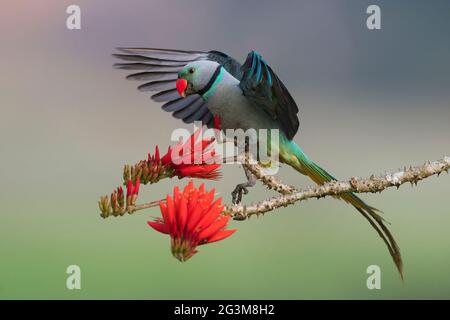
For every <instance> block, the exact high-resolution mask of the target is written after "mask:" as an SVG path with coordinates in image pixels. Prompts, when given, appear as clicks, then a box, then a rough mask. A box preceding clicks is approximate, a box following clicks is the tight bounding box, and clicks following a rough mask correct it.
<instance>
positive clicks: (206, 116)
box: [114, 48, 403, 278]
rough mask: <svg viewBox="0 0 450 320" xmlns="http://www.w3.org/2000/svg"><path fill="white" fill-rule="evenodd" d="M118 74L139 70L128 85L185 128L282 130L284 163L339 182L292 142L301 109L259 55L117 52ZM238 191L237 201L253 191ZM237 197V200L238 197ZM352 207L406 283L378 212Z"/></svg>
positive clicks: (318, 179) (349, 197)
mask: <svg viewBox="0 0 450 320" xmlns="http://www.w3.org/2000/svg"><path fill="white" fill-rule="evenodd" d="M118 50H120V51H121V53H117V54H114V56H115V57H116V58H119V59H121V60H125V61H126V62H123V63H116V64H115V66H116V67H117V68H119V69H126V70H136V71H139V72H137V73H133V74H130V75H129V76H127V78H128V79H133V80H141V81H146V82H145V83H143V84H142V85H140V86H139V87H138V89H139V90H140V91H156V92H157V93H156V94H153V95H152V96H151V98H152V99H153V100H154V101H157V102H165V103H164V104H163V106H162V109H163V110H165V111H167V112H171V113H172V115H173V116H174V117H175V118H178V119H182V120H183V121H184V122H185V123H192V122H194V121H202V123H203V124H205V125H207V126H209V127H213V126H214V117H213V116H217V117H219V119H220V126H221V129H223V130H225V129H243V130H247V129H250V128H253V129H256V130H258V129H279V131H280V134H279V140H280V141H279V157H280V162H282V163H285V164H288V165H289V166H291V167H292V168H294V169H295V170H296V171H298V172H299V173H301V174H303V175H307V176H308V177H309V178H311V179H312V180H313V181H314V182H315V183H317V184H319V185H321V184H324V183H326V182H329V181H332V180H336V179H335V178H334V177H333V176H332V175H331V174H329V173H328V172H327V171H325V170H324V169H322V168H321V167H320V166H319V165H317V164H316V163H315V162H313V161H312V160H311V159H310V158H309V157H308V156H307V155H306V154H305V152H304V151H303V150H302V149H301V148H300V147H299V146H298V145H297V144H296V143H295V142H294V141H293V137H294V136H295V134H296V133H297V131H298V128H299V120H298V117H297V114H298V111H299V109H298V107H297V104H296V103H295V101H294V99H293V98H292V96H291V94H290V93H289V91H288V90H287V88H286V87H285V85H284V84H283V82H281V80H280V79H279V77H278V76H277V75H276V74H275V72H274V71H273V69H272V68H271V67H270V66H269V65H268V64H267V62H266V61H265V60H264V59H263V58H262V56H261V55H260V54H258V53H257V52H256V51H251V52H250V53H249V54H248V56H247V58H246V60H245V62H244V64H242V65H241V64H240V63H239V62H238V61H237V60H236V59H234V58H232V57H230V56H229V55H227V54H225V53H223V52H220V51H215V50H214V51H209V52H205V51H185V50H172V49H157V48H119V49H118ZM253 184H254V183H253V181H251V179H249V182H247V183H245V184H240V185H238V187H237V189H236V190H235V192H234V197H233V200H234V201H240V198H241V193H242V191H244V192H247V190H246V189H245V188H246V187H248V186H252V185H253ZM237 194H238V195H237ZM339 198H340V199H342V200H344V201H346V202H347V203H349V204H351V205H352V206H353V207H355V209H356V210H358V211H359V212H360V213H361V214H362V215H363V217H364V218H366V219H367V220H368V222H369V223H370V224H371V226H372V227H373V228H374V229H375V230H376V232H377V233H378V234H379V236H380V237H381V238H382V239H383V241H384V242H385V244H386V245H387V248H388V250H389V253H390V255H391V256H392V258H393V260H394V263H395V265H396V267H397V269H398V271H399V273H400V276H401V277H402V278H403V263H402V258H401V255H400V249H399V247H398V245H397V243H396V241H395V239H394V237H393V236H392V234H391V232H390V231H389V229H388V228H387V227H386V225H385V223H384V220H383V218H382V217H381V216H380V215H379V214H378V213H377V211H378V210H377V209H375V208H373V207H371V206H369V205H367V204H366V203H365V202H364V201H362V200H361V199H360V198H359V197H357V196H356V195H355V194H353V193H348V194H344V195H341V196H339Z"/></svg>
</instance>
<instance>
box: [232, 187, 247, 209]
mask: <svg viewBox="0 0 450 320" xmlns="http://www.w3.org/2000/svg"><path fill="white" fill-rule="evenodd" d="M247 186H248V183H240V184H238V185H237V186H236V188H234V190H233V192H232V193H231V197H232V200H231V202H233V204H239V203H241V201H242V194H247V193H248V189H247Z"/></svg>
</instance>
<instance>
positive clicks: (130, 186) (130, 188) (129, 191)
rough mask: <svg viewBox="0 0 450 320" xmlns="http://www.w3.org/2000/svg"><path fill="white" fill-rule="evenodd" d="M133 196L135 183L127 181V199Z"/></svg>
mask: <svg viewBox="0 0 450 320" xmlns="http://www.w3.org/2000/svg"><path fill="white" fill-rule="evenodd" d="M132 195H133V182H132V181H131V180H129V179H128V181H127V198H128V197H129V196H132Z"/></svg>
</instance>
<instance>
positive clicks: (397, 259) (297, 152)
mask: <svg viewBox="0 0 450 320" xmlns="http://www.w3.org/2000/svg"><path fill="white" fill-rule="evenodd" d="M280 160H281V162H283V163H286V164H288V165H290V166H291V167H293V168H294V169H295V170H297V171H298V172H300V173H302V174H304V175H307V176H308V177H310V178H311V179H312V180H313V181H314V182H315V183H317V184H319V185H322V184H324V183H326V182H329V181H332V180H336V178H334V177H333V176H332V175H330V174H329V173H328V172H326V171H325V170H324V169H322V168H321V167H319V166H318V165H317V164H315V163H314V162H313V161H312V160H311V159H309V158H308V156H307V155H306V154H305V153H304V152H303V150H302V149H301V148H300V147H299V146H298V145H297V144H296V143H295V142H294V141H292V140H287V139H282V141H281V143H280ZM339 198H340V199H342V200H344V201H345V202H347V203H350V204H351V205H352V206H353V207H355V209H356V210H358V211H359V212H360V213H361V214H362V215H363V216H364V218H366V219H367V220H368V221H369V223H370V224H371V226H372V227H373V228H374V229H375V231H376V232H377V233H378V234H379V235H380V237H381V238H382V239H383V241H384V242H385V243H386V245H387V247H388V250H389V253H390V254H391V256H392V259H393V260H394V263H395V265H396V267H397V269H398V271H399V273H400V276H401V278H402V279H403V262H402V257H401V255H400V248H399V247H398V245H397V243H396V242H395V239H394V237H393V236H392V234H391V232H390V231H389V229H388V228H387V227H386V225H385V224H384V220H383V218H382V217H381V216H380V215H379V214H378V213H376V211H379V210H377V209H375V208H373V207H371V206H369V205H367V204H366V203H365V202H364V201H362V200H361V199H360V198H358V197H357V196H356V195H355V194H354V193H347V194H344V195H341V196H339Z"/></svg>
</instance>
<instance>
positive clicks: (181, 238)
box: [148, 181, 236, 261]
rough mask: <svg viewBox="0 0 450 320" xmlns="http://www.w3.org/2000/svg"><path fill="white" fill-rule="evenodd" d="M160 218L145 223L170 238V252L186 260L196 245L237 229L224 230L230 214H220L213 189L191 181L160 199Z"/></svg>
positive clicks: (221, 238)
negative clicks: (163, 199)
mask: <svg viewBox="0 0 450 320" xmlns="http://www.w3.org/2000/svg"><path fill="white" fill-rule="evenodd" d="M159 206H160V209H161V215H162V219H161V218H157V219H155V220H154V221H149V222H148V225H149V226H150V227H152V228H153V229H155V230H156V231H158V232H161V233H164V234H169V235H170V237H171V247H172V254H173V255H174V257H175V258H177V259H178V260H180V261H186V260H188V259H189V258H191V257H192V256H193V255H195V254H196V253H197V250H196V248H197V246H199V245H202V244H207V243H211V242H217V241H220V240H223V239H225V238H228V237H229V236H231V235H232V234H233V233H234V232H235V231H236V230H225V228H226V225H227V223H228V221H229V220H230V217H229V216H223V215H222V212H223V208H224V207H223V205H222V204H221V198H218V199H216V200H215V201H214V189H213V190H211V191H209V192H206V191H205V189H204V185H203V184H202V185H201V186H200V188H199V189H196V188H195V187H194V184H193V182H192V181H190V182H189V183H188V184H187V186H186V187H185V188H184V190H183V191H180V190H179V189H178V187H175V188H174V193H173V198H172V197H171V196H169V195H167V197H166V203H164V202H162V201H161V202H160V204H159Z"/></svg>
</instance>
